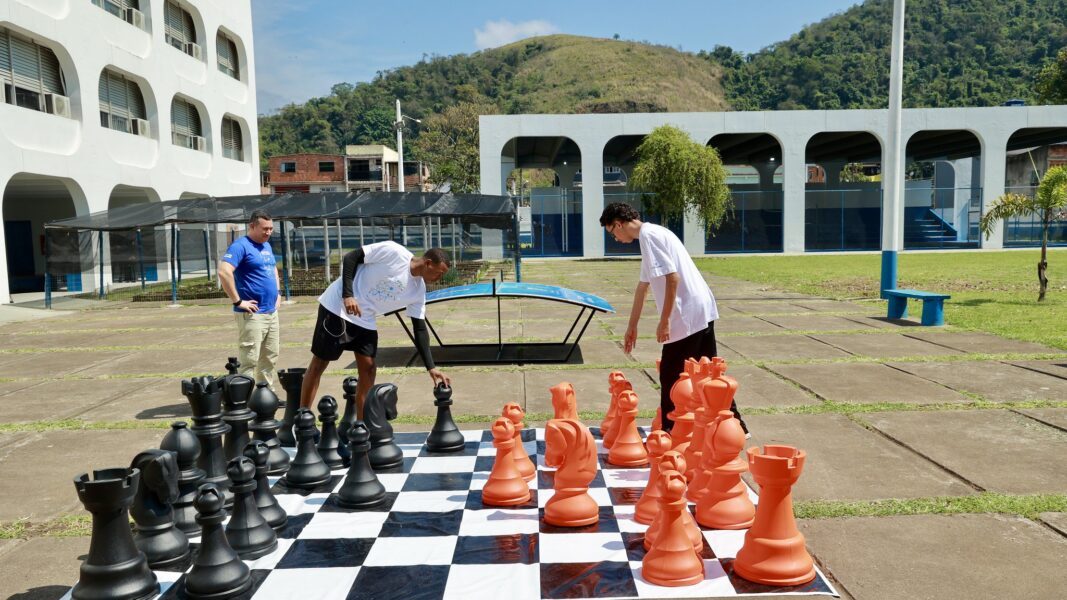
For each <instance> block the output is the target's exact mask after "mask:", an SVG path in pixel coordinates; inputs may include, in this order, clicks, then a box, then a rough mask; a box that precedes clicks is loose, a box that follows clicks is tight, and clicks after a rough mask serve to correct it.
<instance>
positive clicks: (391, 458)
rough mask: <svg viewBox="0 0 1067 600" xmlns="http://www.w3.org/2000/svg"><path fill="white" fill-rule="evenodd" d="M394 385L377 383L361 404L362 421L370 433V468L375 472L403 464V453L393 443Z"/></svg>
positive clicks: (395, 400) (395, 399)
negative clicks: (391, 422)
mask: <svg viewBox="0 0 1067 600" xmlns="http://www.w3.org/2000/svg"><path fill="white" fill-rule="evenodd" d="M396 402H397V397H396V385H394V384H392V383H379V384H376V385H374V386H372V387H371V388H370V389H369V390H367V398H366V400H365V401H364V402H363V421H364V423H366V425H367V429H368V430H369V431H370V452H369V454H368V455H369V457H370V466H371V467H373V468H374V470H376V471H380V470H383V469H392V468H394V467H398V466H400V465H401V464H403V462H404V452H403V451H402V450H401V449H400V446H397V445H396V442H394V441H393V426H392V425H390V424H389V421H392V420H393V419H395V418H396Z"/></svg>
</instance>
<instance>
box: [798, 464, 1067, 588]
mask: <svg viewBox="0 0 1067 600" xmlns="http://www.w3.org/2000/svg"><path fill="white" fill-rule="evenodd" d="M801 478H802V479H803V476H801ZM799 526H800V530H801V532H802V533H803V534H804V536H805V538H807V543H808V547H810V548H812V549H813V550H814V551H815V553H816V555H817V556H818V558H819V560H820V561H821V562H822V563H823V564H825V565H829V568H830V571H831V572H832V573H833V576H834V578H835V579H837V580H838V581H839V582H840V583H841V585H842V587H844V588H845V589H847V590H848V592H849V593H850V594H852V595H853V596H854V597H856V598H863V599H864V600H866V599H868V598H869V599H872V600H877V599H881V598H886V599H894V600H896V599H898V598H908V599H913V600H921V599H931V600H934V599H936V600H941V599H944V598H1003V599H1008V598H1011V599H1013V600H1014V599H1030V598H1033V599H1034V600H1048V599H1050V598H1058V597H1062V593H1063V590H1064V589H1067V569H1064V568H1063V565H1064V564H1067V540H1065V539H1064V538H1063V537H1061V536H1059V535H1057V534H1056V533H1054V532H1052V531H1049V530H1048V529H1046V528H1045V527H1042V526H1041V525H1039V524H1037V523H1034V522H1033V521H1029V520H1027V519H1023V518H1020V517H1012V516H1002V515H988V514H982V515H912V516H896V517H863V518H852V519H818V520H811V519H807V520H801V521H800V523H799Z"/></svg>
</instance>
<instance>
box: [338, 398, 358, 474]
mask: <svg viewBox="0 0 1067 600" xmlns="http://www.w3.org/2000/svg"><path fill="white" fill-rule="evenodd" d="M358 388H359V379H358V378H357V377H345V380H344V381H342V382H341V390H342V392H343V394H342V397H343V398H344V399H345V412H344V414H343V415H341V420H340V421H338V422H337V435H338V437H340V438H341V446H343V447H344V448H345V449H346V450H347V449H348V429H349V428H350V427H352V423H355V422H356V419H357V418H358V416H359V415H357V414H356V409H357V406H356V390H357V389H358ZM341 458H345V459H346V460H347V457H346V453H345V452H342V453H341ZM345 466H348V465H345Z"/></svg>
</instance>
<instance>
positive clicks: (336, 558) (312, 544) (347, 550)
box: [276, 538, 375, 569]
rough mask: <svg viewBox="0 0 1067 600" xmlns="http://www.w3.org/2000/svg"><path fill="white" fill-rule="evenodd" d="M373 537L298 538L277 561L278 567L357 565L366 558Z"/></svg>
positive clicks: (310, 567)
mask: <svg viewBox="0 0 1067 600" xmlns="http://www.w3.org/2000/svg"><path fill="white" fill-rule="evenodd" d="M374 542H375V539H374V538H351V539H347V538H329V539H321V540H318V539H316V540H306V539H299V540H296V541H294V542H293V545H292V546H289V550H288V551H287V552H286V553H285V556H283V557H282V559H281V560H280V561H278V566H277V567H276V568H278V569H316V568H324V567H359V566H362V565H363V561H364V560H365V559H366V558H367V554H368V553H369V552H370V548H371V546H373V545H374Z"/></svg>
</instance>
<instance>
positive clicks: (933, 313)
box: [882, 290, 952, 326]
mask: <svg viewBox="0 0 1067 600" xmlns="http://www.w3.org/2000/svg"><path fill="white" fill-rule="evenodd" d="M882 297H883V298H887V299H888V300H889V318H890V319H903V318H905V317H907V316H908V298H918V299H919V300H922V301H923V318H922V324H923V325H926V326H931V325H944V324H945V300H947V299H949V298H951V297H952V296H949V295H948V294H935V293H934V292H920V291H919V290H882Z"/></svg>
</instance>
